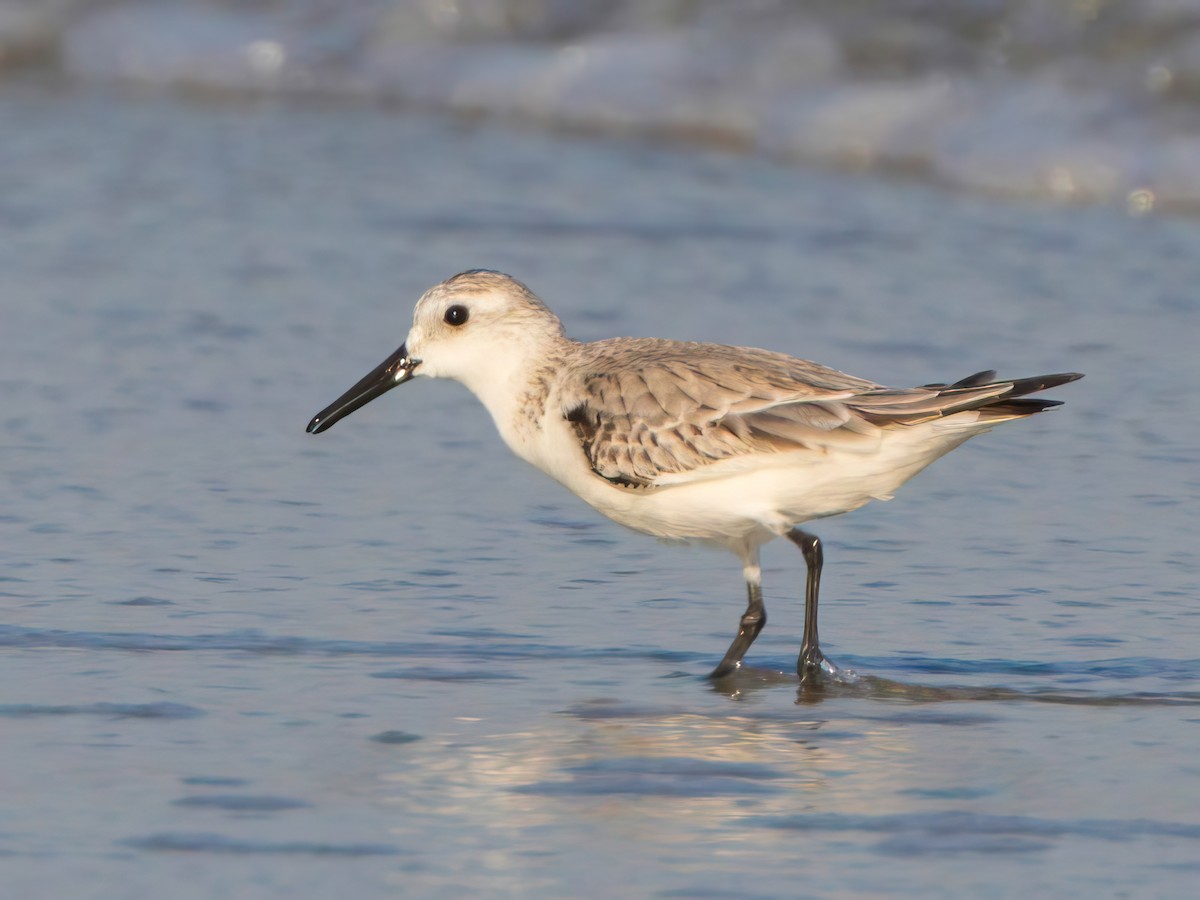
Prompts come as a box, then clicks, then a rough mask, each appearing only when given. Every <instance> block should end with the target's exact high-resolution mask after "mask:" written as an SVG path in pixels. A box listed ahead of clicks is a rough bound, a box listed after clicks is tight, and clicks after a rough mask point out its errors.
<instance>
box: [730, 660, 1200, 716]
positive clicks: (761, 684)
mask: <svg viewBox="0 0 1200 900" xmlns="http://www.w3.org/2000/svg"><path fill="white" fill-rule="evenodd" d="M961 666H963V667H965V666H966V664H961ZM788 685H795V689H796V703H797V704H799V705H816V704H820V703H822V702H825V701H829V700H842V699H847V698H851V699H861V700H885V701H886V700H900V701H905V702H908V703H947V702H964V701H975V702H996V701H1002V702H1017V701H1023V702H1027V703H1058V704H1066V705H1071V706H1196V705H1200V692H1197V691H1179V692H1175V691H1171V692H1161V691H1137V692H1131V693H1121V694H1111V693H1100V692H1091V691H1082V690H1080V691H1066V690H1059V689H1055V688H1041V687H1038V688H1030V689H1026V690H1022V689H1019V688H1012V687H1005V686H1002V685H929V684H909V683H906V682H902V681H897V680H895V679H892V678H881V677H879V676H875V675H856V676H855V677H854V678H853V679H845V680H841V679H829V678H826V679H824V680H822V681H817V682H809V681H806V682H803V683H801V682H800V679H799V677H798V676H797V675H795V674H793V673H790V672H780V671H778V670H775V669H760V668H755V667H752V666H745V667H743V668H742V669H741V670H740V671H738V672H734V673H732V674H730V675H728V676H726V677H725V678H722V679H720V680H718V681H716V682H713V683H712V687H711V689H712V690H713V691H714V692H716V693H719V694H724V695H725V696H727V697H729V698H730V699H731V700H744V699H746V698H747V697H749V696H751V695H753V694H755V693H757V692H760V691H765V690H771V689H778V688H781V687H785V686H788Z"/></svg>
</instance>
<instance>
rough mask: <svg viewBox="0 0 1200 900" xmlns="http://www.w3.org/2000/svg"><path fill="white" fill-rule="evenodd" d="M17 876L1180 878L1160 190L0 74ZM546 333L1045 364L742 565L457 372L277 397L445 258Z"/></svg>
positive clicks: (109, 881) (1181, 256) (893, 365)
mask: <svg viewBox="0 0 1200 900" xmlns="http://www.w3.org/2000/svg"><path fill="white" fill-rule="evenodd" d="M0 133H2V134H4V135H5V138H4V140H3V141H0V232H2V234H3V240H0V271H3V272H4V278H3V279H2V280H0V320H2V328H3V348H4V352H3V354H0V388H2V389H3V396H4V398H5V401H6V402H5V407H4V410H3V413H2V414H0V422H2V424H3V426H4V428H3V431H2V432H0V435H2V436H0V479H2V482H0V483H2V485H3V486H2V489H0V490H2V493H0V498H2V499H0V604H2V605H0V610H2V612H0V726H2V727H0V758H2V759H3V760H4V765H3V767H0V784H2V785H3V794H2V795H3V798H4V802H3V804H0V884H3V885H4V893H6V894H7V895H11V896H14V897H62V896H75V897H113V896H120V897H142V896H145V897H151V896H162V892H163V890H164V888H163V886H164V885H170V886H171V887H170V891H171V894H172V896H180V897H189V896H195V897H209V896H214V895H218V894H227V895H231V896H239V897H255V896H264V897H266V896H311V897H320V896H329V895H331V894H333V893H335V892H336V893H340V894H345V893H355V894H357V895H360V896H389V895H392V894H403V895H413V896H463V895H470V894H478V895H486V896H547V897H549V896H563V895H576V896H596V897H600V896H613V895H619V894H627V895H638V896H663V897H670V896H707V897H723V896H739V897H743V896H750V897H793V896H798V895H808V896H850V895H865V894H895V895H906V896H907V895H913V894H918V893H920V894H924V895H928V896H945V897H961V896H997V897H999V896H1012V895H1014V894H1017V893H1021V894H1023V895H1027V894H1036V895H1038V896H1062V897H1067V896H1080V895H1088V894H1096V895H1106V896H1109V895H1122V894H1123V895H1128V896H1188V895H1190V893H1191V890H1190V889H1191V886H1193V885H1194V884H1195V881H1196V877H1197V874H1198V870H1197V865H1196V858H1197V850H1198V848H1200V843H1198V841H1200V816H1198V815H1197V809H1200V803H1198V801H1200V766H1197V764H1196V763H1195V761H1194V756H1195V754H1194V753H1193V752H1192V747H1194V745H1195V743H1196V740H1197V734H1198V732H1197V728H1198V727H1200V687H1198V684H1200V616H1198V610H1200V606H1198V604H1197V598H1198V595H1200V583H1198V581H1200V579H1198V577H1197V574H1196V573H1197V555H1196V551H1195V541H1194V535H1195V534H1196V532H1197V526H1198V524H1200V523H1198V522H1197V515H1198V514H1197V509H1200V503H1198V502H1197V501H1198V500H1200V475H1198V474H1197V473H1198V472H1200V467H1198V466H1197V462H1198V458H1197V457H1198V455H1200V450H1198V448H1200V440H1198V439H1200V427H1198V426H1197V424H1196V423H1197V421H1200V408H1198V406H1200V402H1198V400H1197V395H1196V393H1195V392H1194V391H1192V390H1191V385H1192V384H1193V383H1194V382H1195V380H1196V375H1197V367H1196V363H1195V353H1194V346H1193V345H1194V343H1195V336H1196V334H1197V324H1198V323H1197V302H1196V298H1195V290H1196V288H1195V286H1196V285H1197V284H1200V252H1198V251H1200V226H1197V225H1196V224H1195V223H1194V222H1192V221H1189V220H1184V219H1169V218H1162V217H1155V216H1151V217H1142V218H1131V217H1129V216H1128V215H1127V214H1125V212H1124V211H1123V210H1112V209H1106V208H1100V207H1093V208H1081V207H1052V206H1042V205H1019V204H1005V203H998V202H995V201H989V200H984V199H979V198H976V197H973V196H970V195H965V194H955V193H951V192H946V191H942V190H939V189H933V188H928V187H921V186H918V185H915V184H909V183H903V182H894V181H883V180H876V179H873V178H868V177H851V176H845V175H830V174H827V173H825V174H822V173H819V172H814V171H808V170H803V169H795V168H787V167H781V166H778V165H775V164H772V163H770V162H768V161H765V160H762V159H754V158H749V157H745V156H736V155H721V154H710V153H694V152H683V151H676V150H670V149H666V148H662V147H651V146H647V145H644V144H639V143H632V142H621V141H617V140H613V139H605V138H599V137H595V136H593V137H589V138H582V137H577V138H569V137H550V136H544V135H538V134H535V133H528V132H527V133H522V132H515V131H507V130H503V129H500V128H497V127H494V126H484V125H474V126H472V125H467V124H463V123H462V122H453V121H444V120H439V119H432V118H424V117H421V116H417V115H414V114H404V113H399V112H395V111H387V110H381V109H378V108H374V107H366V106H363V107H354V106H347V105H345V104H332V103H324V104H321V103H309V104H300V103H293V104H286V103H281V102H272V101H265V100H261V99H260V100H237V101H233V100H224V101H222V100H217V99H215V98H209V99H207V100H203V101H199V100H197V101H192V102H183V101H181V100H179V99H178V98H166V97H147V96H123V95H120V94H112V93H106V92H100V91H97V90H94V89H91V90H89V89H82V88H78V87H76V88H68V87H64V86H61V85H59V86H39V85H36V84H23V85H22V84H16V85H10V86H8V87H6V88H5V89H4V90H3V91H0ZM473 266H491V267H496V268H500V269H504V270H507V271H510V272H512V273H513V274H514V275H517V276H518V277H520V278H521V279H522V280H524V281H526V282H527V283H528V284H530V285H531V287H533V288H534V289H535V290H536V291H538V292H539V293H540V294H541V295H542V296H543V297H544V298H545V299H546V300H547V302H548V303H549V304H550V305H551V306H552V308H554V309H555V310H556V311H557V312H559V313H560V314H561V315H562V317H563V319H564V321H565V322H566V324H567V327H568V330H569V332H570V333H571V334H572V335H573V336H575V337H578V338H581V339H594V338H599V337H604V336H610V335H616V334H631V335H642V334H649V335H661V336H672V337H677V338H685V339H704V340H716V341H723V342H729V343H739V344H747V345H755V346H765V347H770V348H772V349H778V350H785V351H788V352H792V353H796V354H798V355H802V356H808V357H812V358H816V359H819V360H820V361H822V362H825V363H827V364H830V365H834V366H837V367H838V368H841V369H844V370H847V371H850V372H853V373H855V374H859V375H862V376H864V377H870V378H873V379H877V380H880V381H884V382H888V383H895V384H916V383H925V382H929V381H941V380H946V379H955V378H959V377H962V376H964V375H966V374H968V373H970V372H973V371H976V370H979V369H983V368H989V367H995V368H998V369H1000V370H1001V373H1002V374H1013V375H1029V374H1035V373H1039V372H1044V371H1060V370H1079V371H1084V372H1086V373H1087V378H1086V379H1084V380H1083V381H1081V382H1078V383H1076V384H1072V385H1068V386H1066V387H1064V388H1061V389H1058V390H1056V391H1055V392H1054V395H1055V396H1056V397H1058V398H1059V399H1062V400H1065V401H1066V405H1065V406H1064V407H1062V408H1061V409H1059V410H1055V411H1054V412H1052V413H1049V414H1047V415H1044V416H1039V417H1037V418H1035V419H1032V420H1029V421H1025V422H1019V423H1013V424H1012V425H1008V426H1005V427H1003V428H1001V429H998V430H997V431H995V432H994V433H992V434H989V435H985V436H982V437H980V438H978V439H976V440H973V441H972V442H970V443H969V444H968V445H966V446H964V447H963V448H962V449H960V450H957V451H955V452H954V453H953V454H951V455H950V456H949V457H947V458H946V459H944V460H942V461H940V462H939V463H938V464H936V465H935V466H934V467H933V468H931V469H930V470H929V471H928V472H926V473H924V474H923V475H921V476H920V477H919V478H918V479H916V480H915V481H914V482H913V483H912V484H910V485H908V486H906V487H905V488H904V489H903V490H902V491H901V492H900V494H899V495H898V496H897V498H896V500H895V501H893V502H891V503H886V504H874V505H873V506H871V507H868V508H865V509H863V510H861V511H859V512H856V513H854V514H852V515H850V516H846V517H842V518H839V519H833V520H826V521H822V522H820V523H815V525H816V526H819V527H816V528H815V530H816V531H817V532H818V533H819V534H820V535H821V536H822V538H823V539H824V541H825V544H826V576H825V581H824V602H823V608H822V638H823V644H824V645H825V649H826V651H827V652H828V653H829V654H830V656H831V657H832V658H833V659H834V660H836V661H837V662H838V663H839V664H842V665H845V666H849V667H852V668H853V669H855V670H856V671H858V672H859V673H860V675H862V676H863V677H862V680H860V681H859V682H858V683H856V684H852V685H840V684H834V685H828V686H826V687H825V688H824V689H817V690H803V691H802V690H801V689H800V687H799V685H798V684H797V682H796V679H795V676H794V675H793V674H791V672H792V671H793V668H794V661H795V654H796V652H797V650H798V644H799V634H800V628H801V616H802V611H801V610H802V604H801V601H800V598H799V590H800V587H801V582H802V576H803V564H802V560H801V559H800V557H799V554H798V553H796V552H795V550H794V548H792V547H790V546H784V545H783V544H782V543H781V544H779V545H772V546H771V547H770V548H768V550H767V552H766V556H765V559H764V565H765V591H766V602H767V607H768V610H769V612H770V616H771V621H770V625H769V626H768V627H767V629H766V631H765V632H764V634H763V636H762V637H761V638H760V639H759V641H758V643H756V644H755V646H754V648H753V650H752V652H751V654H750V657H749V658H748V662H749V663H750V664H751V666H750V668H749V669H748V671H746V672H745V673H743V674H741V675H739V676H738V677H737V678H736V679H735V680H734V681H733V682H732V683H731V684H722V685H721V686H720V687H719V688H716V687H713V686H711V685H710V684H709V683H708V682H707V681H705V680H704V678H703V676H704V674H705V673H706V672H707V671H708V670H709V669H710V668H711V667H712V666H713V665H714V663H715V662H716V660H717V659H719V657H720V654H721V653H722V652H723V650H724V648H725V646H726V645H727V643H728V641H729V639H730V638H731V637H732V635H733V632H734V630H735V628H736V623H737V618H738V615H739V614H740V613H741V610H742V605H743V603H744V598H743V586H742V584H741V578H740V571H739V569H738V565H737V563H736V561H735V560H734V559H733V558H732V557H728V558H726V557H724V556H722V555H720V554H717V553H710V552H705V551H701V550H688V549H677V548H668V547H662V546H659V545H657V544H655V543H654V542H653V541H651V540H649V539H647V538H644V537H641V536H639V535H634V534H631V533H627V532H624V531H622V530H620V529H619V528H617V527H616V526H614V525H612V524H610V523H608V522H607V521H604V520H602V519H599V518H598V517H597V516H595V515H594V514H593V513H592V512H591V511H590V510H588V509H587V508H586V507H584V506H583V505H582V504H581V503H579V502H578V501H577V500H575V499H574V498H573V497H572V496H570V495H568V494H566V493H564V492H563V491H562V489H561V488H559V487H558V486H556V485H555V484H553V483H552V482H550V481H549V480H548V479H545V478H544V476H542V475H541V474H540V473H538V472H536V471H533V470H532V469H530V468H528V467H526V466H525V465H524V464H522V463H520V462H519V461H517V460H515V459H513V458H512V457H511V456H510V455H509V454H508V452H507V451H506V450H505V449H504V447H503V446H502V444H501V443H500V441H499V439H498V438H497V437H496V436H495V434H494V432H493V429H492V426H491V423H490V422H489V421H488V418H487V416H486V414H485V413H484V412H483V410H482V409H481V408H480V407H479V406H478V404H476V403H475V401H474V400H473V399H472V398H471V397H470V396H469V395H468V394H467V393H466V392H465V391H464V390H462V389H461V388H459V387H457V386H455V385H451V384H442V383H426V382H421V383H415V384H412V385H408V386H406V387H405V388H403V389H402V390H398V391H395V392H393V393H391V394H389V395H388V397H386V398H384V399H382V400H380V401H377V402H376V403H374V404H372V405H371V406H370V407H368V408H365V409H363V410H361V411H359V412H357V413H355V415H354V417H353V418H352V419H350V420H347V422H345V423H343V424H342V425H339V427H338V428H337V429H335V430H334V431H331V432H330V433H329V434H326V435H321V436H319V437H313V436H310V435H306V434H305V433H304V426H305V424H306V423H307V421H308V419H309V418H310V417H311V416H312V414H313V413H314V412H316V411H317V410H318V409H320V408H321V407H322V406H324V405H325V404H326V403H327V402H328V401H329V400H331V399H332V398H333V397H334V396H336V395H337V394H338V393H339V392H340V391H342V390H343V389H344V388H345V387H347V386H348V385H349V384H350V383H352V382H353V381H354V380H356V379H357V378H358V377H359V376H360V375H362V374H363V373H364V372H365V371H367V369H369V368H370V367H371V366H373V365H374V364H375V363H377V362H378V361H379V360H380V359H382V358H383V357H384V356H385V355H386V354H387V353H389V352H391V351H392V350H393V349H394V348H395V347H396V346H397V345H398V344H399V342H400V341H401V340H402V339H403V337H404V334H405V331H406V329H407V326H408V321H409V317H410V314H411V308H412V304H413V302H414V301H415V299H416V297H417V296H419V294H420V292H421V291H422V290H424V289H425V288H426V287H428V286H429V285H430V284H432V283H434V282H436V281H438V280H440V279H441V278H444V277H446V276H447V275H449V274H452V273H454V272H456V271H459V270H461V269H465V268H469V267H473Z"/></svg>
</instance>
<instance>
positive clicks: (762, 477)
mask: <svg viewBox="0 0 1200 900" xmlns="http://www.w3.org/2000/svg"><path fill="white" fill-rule="evenodd" d="M417 375H424V376H428V377H430V378H453V379H455V380H457V381H460V382H462V383H463V384H465V385H466V386H467V387H468V388H469V389H470V390H471V391H472V392H473V393H474V394H475V396H476V397H478V398H479V400H480V401H481V402H482V403H483V405H484V406H485V407H486V408H487V410H488V412H490V413H491V415H492V419H493V420H494V421H495V423H496V427H497V428H498V429H499V431H500V435H501V437H502V438H503V439H504V442H505V443H506V444H508V446H509V447H510V448H511V449H512V451H513V452H514V453H516V454H517V456H519V457H521V458H522V459H524V460H527V461H528V462H530V463H532V464H533V465H535V466H537V467H538V468H539V469H541V470H542V471H543V472H545V473H546V474H547V475H550V476H551V477H552V478H554V479H556V480H557V481H560V482H561V483H562V484H563V485H565V486H566V487H567V488H568V489H569V490H571V491H573V492H574V493H575V494H577V495H578V496H579V497H581V498H582V499H583V500H584V501H585V502H587V503H588V504H590V505H591V506H592V507H594V508H595V509H596V510H598V511H599V512H601V513H603V514H604V515H606V516H608V517H609V518H610V519H612V520H613V521H615V522H619V523H620V524H622V525H626V526H628V527H629V528H632V529H634V530H635V531H641V532H644V533H645V534H650V535H653V536H654V537H657V538H661V539H664V540H668V541H681V542H685V543H686V542H696V543H701V544H709V545H713V546H717V547H724V548H726V549H728V550H731V551H733V552H734V553H735V554H737V556H738V558H739V559H741V561H742V572H743V574H744V576H745V578H746V587H747V593H748V595H749V603H748V605H747V607H746V612H745V613H744V614H743V615H742V618H741V621H740V622H739V627H738V632H737V636H736V637H735V638H734V639H733V643H732V644H730V646H729V650H728V651H727V652H726V654H725V657H724V658H723V659H722V660H721V662H720V664H718V665H717V667H716V669H714V670H713V672H712V677H714V678H718V677H721V676H724V675H727V674H729V673H730V672H733V671H734V670H736V669H738V668H740V667H741V664H742V658H743V657H744V656H745V654H746V651H747V650H748V649H749V647H750V645H751V644H752V643H753V642H754V639H755V638H756V637H757V636H758V634H759V632H760V631H761V630H762V628H763V626H764V625H765V624H766V622H767V614H766V610H765V608H764V607H763V600H762V571H761V569H760V567H759V550H760V548H761V547H762V545H763V544H765V543H767V542H768V541H770V540H772V539H773V538H776V537H779V536H780V535H786V536H787V537H788V538H789V539H790V540H791V541H792V542H793V543H795V544H796V545H797V546H798V547H799V548H800V550H801V552H802V553H803V554H804V560H805V563H806V564H807V567H808V577H807V581H806V585H805V596H804V599H805V610H804V636H803V641H802V644H801V649H800V657H799V660H798V662H797V671H798V672H799V674H800V677H801V680H802V681H805V680H810V679H814V678H815V677H816V676H817V675H818V673H820V672H822V671H824V672H825V673H828V674H835V673H836V672H837V669H836V667H835V666H833V665H832V663H830V662H829V661H827V660H826V659H825V657H824V656H823V654H822V653H821V649H820V645H819V643H818V640H817V593H818V588H819V584H820V577H821V565H822V558H823V554H822V550H821V541H820V540H819V539H818V538H817V537H816V536H815V535H813V534H810V533H809V532H807V531H804V530H802V529H800V528H799V527H798V526H799V525H800V523H802V522H807V521H808V520H809V519H819V518H822V517H824V516H835V515H838V514H839V513H844V512H849V511H850V510H852V509H858V507H860V506H862V505H863V504H865V503H867V502H868V501H870V500H888V499H890V498H891V496H892V494H893V492H894V491H895V490H896V489H897V488H898V487H900V485H902V484H904V482H906V481H908V479H910V478H912V477H913V476H914V475H916V474H917V472H919V471H921V470H922V469H924V468H925V467H926V466H927V465H929V464H930V463H931V462H933V461H934V460H935V459H937V458H938V457H939V456H941V455H943V454H944V453H947V452H949V451H950V450H952V449H954V448H955V447H957V446H958V445H959V444H961V443H962V442H963V441H965V440H966V439H967V438H969V437H972V436H974V435H976V434H979V433H980V432H983V431H987V430H989V429H990V428H991V427H992V426H993V425H996V424H997V423H999V422H1006V421H1008V420H1009V419H1020V418H1024V417H1025V416H1028V415H1032V414H1033V413H1038V412H1041V411H1042V410H1044V409H1048V408H1049V407H1052V406H1058V405H1059V401H1055V400H1032V399H1025V395H1026V394H1032V393H1035V392H1037V391H1041V390H1044V389H1046V388H1051V387H1056V386H1058V385H1060V384H1066V383H1067V382H1070V381H1074V380H1076V379H1077V378H1081V377H1083V376H1081V375H1079V374H1075V373H1064V374H1058V375H1042V376H1039V377H1035V378H1014V379H1006V380H1000V381H998V380H996V377H995V375H996V373H995V372H991V371H988V372H979V373H978V374H975V375H971V376H970V377H968V378H964V379H962V380H961V381H957V382H955V383H953V384H927V385H922V386H921V387H914V388H889V387H884V386H883V385H879V384H875V383H874V382H871V381H865V380H864V379H862V378H855V377H854V376H852V375H846V374H843V373H842V372H838V371H836V370H834V369H829V368H826V367H825V366H821V365H818V364H816V363H812V362H808V361H806V360H802V359H795V358H793V357H790V356H786V355H784V354H782V353H773V352H771V351H769V350H756V349H751V348H747V347H728V346H723V345H720V344H700V343H685V342H682V341H670V340H658V339H653V338H613V339H610V340H603V341H595V342H592V343H579V342H577V341H573V340H570V339H569V338H567V337H566V335H565V334H564V332H563V326H562V323H561V322H560V321H559V319H558V317H557V316H556V315H554V313H552V312H551V311H550V310H549V309H547V307H546V305H545V304H544V303H542V301H541V300H540V299H538V297H536V296H535V295H534V294H533V292H532V291H530V290H529V289H528V288H527V287H525V285H523V284H521V282H519V281H517V280H516V279H514V278H512V277H510V276H508V275H504V274H502V273H500V272H494V271H491V270H487V269H473V270H471V271H468V272H463V273H461V274H459V275H455V276H454V277H453V278H450V279H448V280H447V281H444V282H442V283H441V284H439V285H436V286H435V287H433V288H430V289H429V290H428V291H426V292H425V294H424V296H422V297H421V299H420V300H419V301H418V302H417V306H416V309H415V310H414V312H413V326H412V330H410V331H409V333H408V338H407V340H406V341H405V342H404V343H403V344H402V345H401V346H400V348H399V349H398V350H397V351H396V352H395V353H393V354H392V355H391V356H389V357H388V358H387V359H385V360H384V361H383V362H382V363H380V364H379V366H377V367H376V368H375V369H374V370H373V371H372V372H370V373H369V374H368V375H367V376H366V377H365V378H363V379H362V380H361V381H359V382H358V383H357V384H356V385H354V387H352V388H350V390H348V391H346V393H344V394H343V395H342V396H341V397H339V398H338V399H337V400H335V401H334V402H333V403H332V404H330V405H329V406H328V407H326V408H325V409H323V410H322V411H321V412H320V413H318V414H317V415H316V416H315V417H314V418H313V420H312V421H311V422H309V423H308V431H309V432H310V433H312V434H317V433H320V432H322V431H324V430H325V429H327V428H329V427H330V426H331V425H333V424H334V423H335V422H337V421H338V420H339V419H341V418H342V417H343V416H347V415H349V414H350V413H352V412H354V410H356V409H358V408H359V407H360V406H363V405H364V404H365V403H368V402H370V401H371V400H373V399H375V398H376V397H378V396H379V395H381V394H383V393H385V392H386V391H389V390H391V389H392V388H394V387H396V386H397V385H400V384H403V383H404V382H406V381H408V380H410V379H411V378H413V377H415V376H417Z"/></svg>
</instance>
